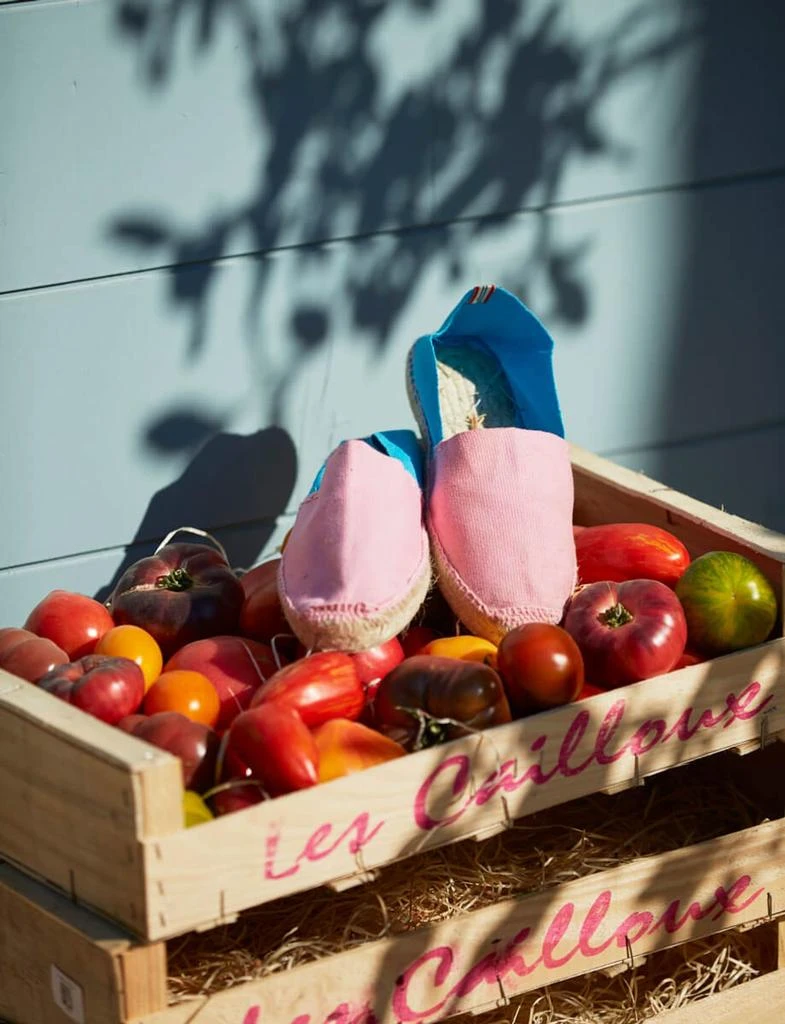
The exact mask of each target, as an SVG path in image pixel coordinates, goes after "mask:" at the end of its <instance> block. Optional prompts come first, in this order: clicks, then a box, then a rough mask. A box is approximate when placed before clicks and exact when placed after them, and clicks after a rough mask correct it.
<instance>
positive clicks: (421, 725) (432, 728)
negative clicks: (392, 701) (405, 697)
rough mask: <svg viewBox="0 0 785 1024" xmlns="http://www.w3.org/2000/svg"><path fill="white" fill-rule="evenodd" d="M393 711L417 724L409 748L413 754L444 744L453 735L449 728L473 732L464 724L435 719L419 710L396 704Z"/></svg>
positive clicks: (445, 719) (447, 719)
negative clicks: (400, 712) (415, 732)
mask: <svg viewBox="0 0 785 1024" xmlns="http://www.w3.org/2000/svg"><path fill="white" fill-rule="evenodd" d="M395 710H396V711H402V712H403V713H404V714H405V715H411V716H412V718H413V719H414V720H415V721H416V722H417V736H416V737H415V739H414V741H413V743H412V747H411V749H412V751H414V752H416V751H418V750H428V749H429V748H430V747H438V746H440V745H441V744H442V743H446V742H447V741H448V740H449V739H450V738H451V736H452V735H453V733H451V732H450V727H451V726H452V727H455V726H457V727H458V728H459V729H462V730H464V731H465V732H473V731H474V730H472V729H470V728H468V727H467V726H466V724H465V723H464V722H459V721H457V720H456V719H455V718H436V717H435V716H434V715H429V714H428V712H427V711H422V710H421V709H420V708H405V707H402V706H401V705H400V704H397V705H396V707H395Z"/></svg>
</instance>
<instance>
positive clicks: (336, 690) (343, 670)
mask: <svg viewBox="0 0 785 1024" xmlns="http://www.w3.org/2000/svg"><path fill="white" fill-rule="evenodd" d="M262 704H277V705H282V706H286V707H290V708H294V709H295V710H296V711H298V712H299V713H300V714H301V715H302V718H303V721H304V722H305V724H306V725H307V726H308V727H309V728H314V727H315V726H317V725H321V724H322V723H323V722H328V721H329V720H330V719H331V718H351V719H356V718H359V717H360V714H361V713H362V710H363V707H364V705H365V690H364V688H363V684H362V683H361V682H360V676H359V674H358V672H357V666H356V665H355V663H354V660H353V659H352V657H351V655H349V654H344V653H342V652H341V651H323V652H322V653H320V654H311V655H310V656H309V657H307V658H301V659H300V660H299V661H295V662H293V663H292V664H291V665H285V666H284V667H283V668H282V669H280V670H279V671H278V672H276V673H275V675H274V676H271V677H270V679H268V680H267V682H266V683H264V684H263V685H262V686H260V687H259V689H258V690H257V691H256V693H255V694H254V696H253V698H252V700H251V707H252V708H255V707H259V706H260V705H262Z"/></svg>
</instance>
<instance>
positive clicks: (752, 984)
mask: <svg viewBox="0 0 785 1024" xmlns="http://www.w3.org/2000/svg"><path fill="white" fill-rule="evenodd" d="M783 1006H785V971H781V970H780V971H772V972H771V973H770V974H765V975H764V976H763V977H762V978H754V979H753V980H752V981H748V982H746V983H745V984H744V985H739V986H737V987H736V988H732V989H730V991H728V992H722V993H720V994H718V995H714V996H710V997H709V998H708V999H701V1000H699V1001H698V1002H696V1003H692V1004H691V1005H690V1006H683V1007H680V1008H679V1009H678V1010H670V1011H668V1012H667V1013H661V1014H659V1016H657V1017H656V1018H655V1019H656V1021H657V1024H708V1022H709V1021H710V1022H711V1024H758V1021H760V1022H761V1024H763V1022H764V1021H774V1020H776V1019H778V1018H777V1015H778V1014H780V1013H781V1012H782V1007H783Z"/></svg>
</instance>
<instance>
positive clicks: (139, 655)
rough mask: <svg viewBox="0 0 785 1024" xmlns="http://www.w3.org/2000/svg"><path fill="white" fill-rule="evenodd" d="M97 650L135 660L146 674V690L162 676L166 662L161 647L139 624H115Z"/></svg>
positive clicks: (101, 652) (103, 637)
mask: <svg viewBox="0 0 785 1024" xmlns="http://www.w3.org/2000/svg"><path fill="white" fill-rule="evenodd" d="M95 652H96V654H109V655H111V656H112V657H114V658H129V659H130V660H131V661H135V662H136V664H137V665H138V666H139V668H140V669H141V670H142V675H143V676H144V687H145V692H146V691H147V690H149V689H150V687H151V686H152V685H153V683H154V682H155V681H156V679H157V678H158V677H159V676H160V674H161V669H162V668H163V663H164V659H163V655H162V654H161V648H160V647H159V646H158V644H157V643H156V642H155V640H154V639H153V638H152V637H151V636H150V634H149V633H148V632H146V630H144V629H141V628H140V627H139V626H114V627H113V628H112V629H110V630H109V632H108V633H104V635H103V636H102V637H101V639H100V640H99V641H98V643H97V644H96V646H95Z"/></svg>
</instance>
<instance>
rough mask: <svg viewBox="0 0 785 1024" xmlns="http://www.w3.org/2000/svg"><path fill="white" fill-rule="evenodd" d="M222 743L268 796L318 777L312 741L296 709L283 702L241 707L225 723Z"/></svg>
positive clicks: (293, 788)
mask: <svg viewBox="0 0 785 1024" xmlns="http://www.w3.org/2000/svg"><path fill="white" fill-rule="evenodd" d="M224 747H225V752H226V753H228V752H229V751H231V754H232V756H233V758H234V759H235V760H236V761H237V762H239V763H241V764H247V765H248V767H249V768H250V769H251V771H252V772H253V777H254V778H255V779H258V780H259V782H261V784H262V786H263V787H264V790H265V792H266V793H268V794H269V795H270V796H281V795H282V794H284V793H291V792H293V791H294V790H297V789H306V788H307V787H308V786H314V785H316V783H317V782H318V781H319V775H318V764H319V751H318V750H317V747H316V742H315V740H314V738H313V736H312V735H311V732H310V730H309V729H308V727H307V726H306V725H305V723H304V722H303V720H302V718H301V717H300V714H299V713H298V712H297V710H296V709H295V708H293V707H289V706H287V705H285V704H274V703H270V704H261V705H259V706H258V707H254V708H249V709H248V710H247V711H243V712H242V713H241V714H239V715H238V716H237V718H235V720H234V721H233V722H232V724H231V725H230V726H229V731H228V732H227V733H226V735H225V737H224ZM219 757H220V755H219ZM221 759H222V760H223V758H221Z"/></svg>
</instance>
